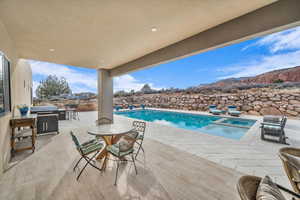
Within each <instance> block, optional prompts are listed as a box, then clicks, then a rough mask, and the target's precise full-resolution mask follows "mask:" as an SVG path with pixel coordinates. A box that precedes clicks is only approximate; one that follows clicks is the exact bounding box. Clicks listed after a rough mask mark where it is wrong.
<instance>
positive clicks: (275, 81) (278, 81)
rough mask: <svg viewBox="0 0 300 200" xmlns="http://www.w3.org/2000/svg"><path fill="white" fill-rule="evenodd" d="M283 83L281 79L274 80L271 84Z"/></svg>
mask: <svg viewBox="0 0 300 200" xmlns="http://www.w3.org/2000/svg"><path fill="white" fill-rule="evenodd" d="M283 82H284V81H283V80H282V79H277V80H274V81H273V83H283Z"/></svg>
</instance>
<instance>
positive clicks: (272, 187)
mask: <svg viewBox="0 0 300 200" xmlns="http://www.w3.org/2000/svg"><path fill="white" fill-rule="evenodd" d="M256 200H285V198H284V196H283V195H282V193H281V192H280V190H279V188H278V187H277V185H276V184H275V183H274V182H273V181H272V180H271V178H270V177H269V176H265V177H264V178H263V179H262V180H261V181H260V183H259V186H258V189H257V193H256Z"/></svg>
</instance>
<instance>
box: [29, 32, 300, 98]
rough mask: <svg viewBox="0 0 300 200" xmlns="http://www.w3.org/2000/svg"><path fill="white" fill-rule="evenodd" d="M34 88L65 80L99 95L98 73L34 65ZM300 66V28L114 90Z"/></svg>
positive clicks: (133, 78) (144, 75)
mask: <svg viewBox="0 0 300 200" xmlns="http://www.w3.org/2000/svg"><path fill="white" fill-rule="evenodd" d="M30 62H31V65H32V71H33V81H34V88H36V86H37V85H38V82H39V81H40V80H42V79H44V78H45V77H47V75H50V74H56V75H58V76H63V77H65V78H66V79H67V80H68V82H69V84H70V86H71V89H72V90H73V92H84V91H91V92H96V88H97V74H96V71H95V70H92V69H85V68H78V67H71V66H66V65H57V64H52V63H45V62H40V61H30ZM294 66H300V27H296V28H293V29H289V30H285V31H282V32H278V33H273V34H271V35H267V36H264V37H259V38H256V39H253V40H248V41H245V42H241V43H239V44H234V45H230V46H226V47H223V48H219V49H215V50H211V51H208V52H205V53H201V54H198V55H194V56H190V57H187V58H184V59H180V60H177V61H173V62H169V63H165V64H161V65H158V66H155V67H152V68H149V69H144V70H140V71H137V72H134V73H131V74H127V75H123V76H120V77H116V78H115V79H114V90H115V91H118V90H126V91H130V90H131V89H134V90H139V89H140V88H141V87H142V86H143V85H144V84H145V83H148V84H150V86H151V87H152V88H155V89H160V88H170V87H175V88H186V87H190V86H196V85H199V84H204V83H211V82H214V81H217V80H221V79H224V78H231V77H247V76H254V75H257V74H261V73H264V72H268V71H272V70H275V69H282V68H288V67H294Z"/></svg>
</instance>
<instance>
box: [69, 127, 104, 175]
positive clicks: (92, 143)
mask: <svg viewBox="0 0 300 200" xmlns="http://www.w3.org/2000/svg"><path fill="white" fill-rule="evenodd" d="M70 135H71V137H72V140H73V142H74V144H75V146H76V149H77V151H78V152H79V154H80V155H81V158H80V159H79V160H78V161H77V163H76V164H75V166H74V168H73V171H75V169H76V167H77V166H78V164H79V163H80V161H81V160H82V159H84V160H85V161H86V163H85V165H84V167H83V168H82V169H81V171H80V172H79V174H78V176H77V178H76V180H78V179H79V177H80V176H81V174H82V172H83V171H84V170H85V168H86V167H87V165H91V166H92V167H94V168H95V169H98V170H99V171H101V169H100V168H98V167H97V166H95V165H94V164H93V163H91V161H93V159H94V158H95V157H96V156H97V154H98V153H99V152H100V151H101V149H102V147H103V146H104V144H103V143H102V142H101V141H99V140H97V139H92V140H89V141H87V142H84V143H82V144H80V143H79V141H78V139H77V137H76V136H75V135H74V133H73V132H72V131H71V132H70ZM93 153H94V154H93ZM90 154H93V155H92V156H91V157H89V156H88V155H90Z"/></svg>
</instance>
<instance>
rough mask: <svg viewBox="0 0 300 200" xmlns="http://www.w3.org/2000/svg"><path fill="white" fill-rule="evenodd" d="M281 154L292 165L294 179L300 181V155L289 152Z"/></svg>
mask: <svg viewBox="0 0 300 200" xmlns="http://www.w3.org/2000/svg"><path fill="white" fill-rule="evenodd" d="M281 155H282V156H283V157H284V158H285V159H286V161H287V164H288V165H290V167H291V173H292V177H293V181H294V182H299V183H300V160H299V157H297V156H293V155H291V154H288V153H281ZM298 187H299V186H298ZM299 188H300V187H299Z"/></svg>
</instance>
